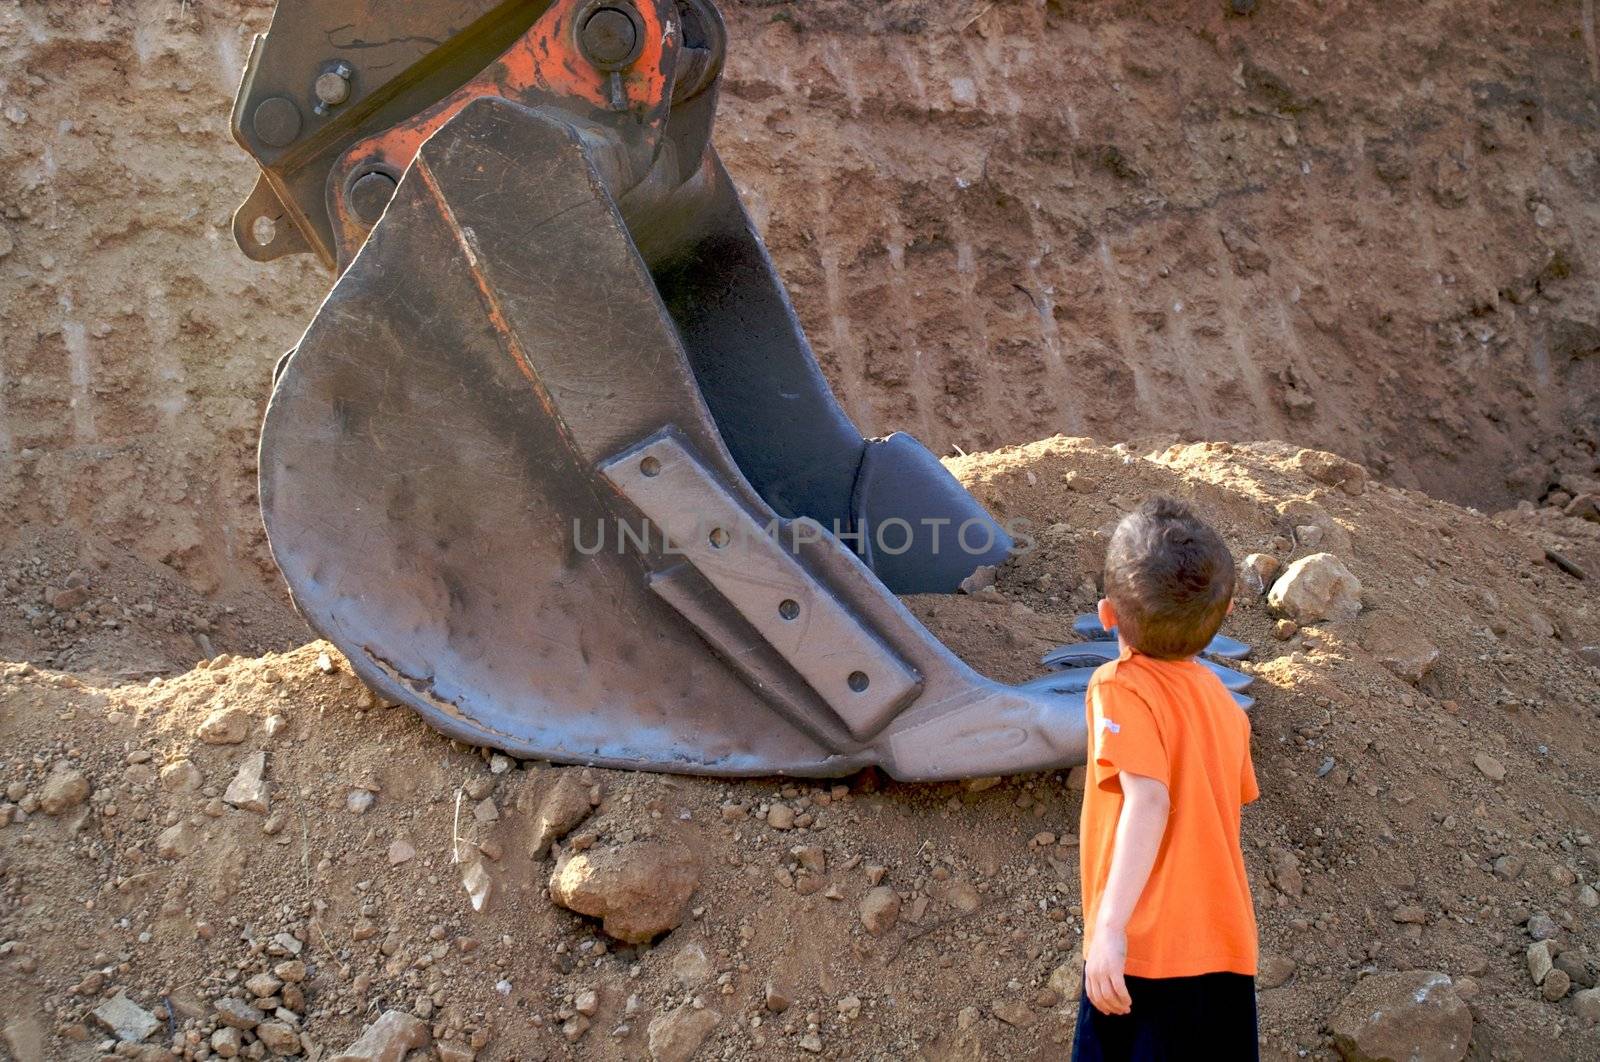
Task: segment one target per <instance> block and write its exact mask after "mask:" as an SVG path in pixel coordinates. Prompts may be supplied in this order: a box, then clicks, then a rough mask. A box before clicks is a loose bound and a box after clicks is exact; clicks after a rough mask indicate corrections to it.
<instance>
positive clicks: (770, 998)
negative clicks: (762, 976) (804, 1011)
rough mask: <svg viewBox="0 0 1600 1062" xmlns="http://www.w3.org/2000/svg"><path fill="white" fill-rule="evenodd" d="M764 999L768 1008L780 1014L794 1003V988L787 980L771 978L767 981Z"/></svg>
mask: <svg viewBox="0 0 1600 1062" xmlns="http://www.w3.org/2000/svg"><path fill="white" fill-rule="evenodd" d="M765 1001H766V1005H767V1009H768V1010H770V1011H772V1012H773V1013H774V1014H782V1013H783V1012H784V1011H786V1010H788V1009H789V1008H790V1007H792V1006H793V1005H794V989H793V988H791V987H790V986H789V984H788V983H787V982H785V981H783V980H781V979H778V978H773V979H772V980H770V981H768V982H767V989H766V1000H765Z"/></svg>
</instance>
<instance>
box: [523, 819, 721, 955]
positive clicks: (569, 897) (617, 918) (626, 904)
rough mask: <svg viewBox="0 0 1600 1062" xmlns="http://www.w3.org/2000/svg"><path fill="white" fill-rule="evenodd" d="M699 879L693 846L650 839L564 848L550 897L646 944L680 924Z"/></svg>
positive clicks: (623, 938)
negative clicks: (584, 848) (575, 849)
mask: <svg viewBox="0 0 1600 1062" xmlns="http://www.w3.org/2000/svg"><path fill="white" fill-rule="evenodd" d="M699 884H700V863H699V860H698V859H696V858H695V855H694V853H693V852H692V851H690V849H688V848H687V847H686V846H684V845H681V844H677V843H671V842H665V841H649V842H639V843H634V844H627V845H622V846H619V847H615V848H596V849H590V850H589V851H586V852H565V853H563V854H562V856H561V858H560V859H558V860H557V861H556V865H555V869H554V871H553V872H552V873H551V875H550V898H551V899H552V900H554V901H555V902H556V903H557V904H559V905H560V906H562V907H565V908H567V909H568V910H571V911H576V912H578V913H579V914H585V915H589V916H591V917H594V918H599V919H601V920H602V922H601V925H602V928H604V930H605V931H606V933H607V934H609V935H610V936H612V937H614V938H616V939H617V940H621V941H623V942H625V943H628V944H644V943H647V942H649V941H651V940H654V939H655V938H656V937H658V936H660V935H661V934H663V933H666V932H668V931H670V930H672V929H675V928H677V926H678V925H679V923H681V922H682V921H683V919H684V916H685V914H687V911H688V906H689V897H690V896H692V895H693V894H694V890H695V888H696V887H698V886H699Z"/></svg>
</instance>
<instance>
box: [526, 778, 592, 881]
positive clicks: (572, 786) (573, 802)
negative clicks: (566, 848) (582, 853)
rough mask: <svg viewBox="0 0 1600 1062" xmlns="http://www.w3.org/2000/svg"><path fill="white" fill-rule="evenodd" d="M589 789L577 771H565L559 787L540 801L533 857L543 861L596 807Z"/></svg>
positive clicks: (534, 828) (551, 788)
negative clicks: (590, 797)
mask: <svg viewBox="0 0 1600 1062" xmlns="http://www.w3.org/2000/svg"><path fill="white" fill-rule="evenodd" d="M589 788H590V787H589V786H587V785H585V784H584V783H583V781H582V779H581V778H580V776H579V772H578V771H575V770H565V771H562V772H561V773H560V774H559V775H558V776H557V777H556V781H555V784H554V785H553V786H551V787H550V789H549V791H548V792H546V793H545V795H544V798H543V799H542V800H540V801H539V807H538V810H537V812H535V814H534V821H533V835H532V837H531V838H530V839H529V841H530V844H529V846H530V847H531V848H532V849H533V858H535V859H543V858H544V857H545V855H546V854H547V853H548V852H549V851H550V846H551V845H552V844H554V843H555V842H556V841H559V840H561V838H563V837H565V836H566V835H567V834H569V833H571V832H572V831H573V830H575V829H576V828H577V827H578V825H579V824H580V823H582V822H583V820H584V819H586V818H588V817H589V812H590V811H592V810H593V809H594V805H593V804H592V803H591V802H590V799H589Z"/></svg>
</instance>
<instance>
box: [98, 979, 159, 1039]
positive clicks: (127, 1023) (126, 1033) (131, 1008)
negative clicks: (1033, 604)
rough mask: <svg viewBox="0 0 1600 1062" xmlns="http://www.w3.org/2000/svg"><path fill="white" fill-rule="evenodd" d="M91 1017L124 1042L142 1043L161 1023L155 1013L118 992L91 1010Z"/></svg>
mask: <svg viewBox="0 0 1600 1062" xmlns="http://www.w3.org/2000/svg"><path fill="white" fill-rule="evenodd" d="M90 1017H92V1018H94V1020H95V1021H96V1022H97V1023H99V1024H100V1025H101V1026H103V1027H105V1028H106V1029H107V1030H108V1031H109V1032H110V1033H111V1034H112V1035H113V1036H115V1037H116V1038H117V1039H118V1040H121V1041H122V1042H123V1043H127V1044H137V1043H141V1042H142V1041H143V1040H144V1039H145V1037H147V1036H149V1035H150V1034H151V1033H153V1032H155V1031H156V1029H157V1028H159V1027H160V1025H161V1023H160V1022H159V1021H157V1020H156V1018H155V1015H153V1014H151V1013H150V1012H149V1011H147V1010H145V1009H144V1008H143V1007H141V1006H139V1004H137V1003H135V1002H133V1000H131V999H129V998H128V997H127V996H126V995H124V994H123V993H121V992H118V993H117V994H116V995H115V996H113V997H111V998H110V999H108V1000H106V1001H105V1002H104V1003H102V1004H100V1005H99V1006H98V1007H96V1008H94V1010H93V1011H91V1012H90Z"/></svg>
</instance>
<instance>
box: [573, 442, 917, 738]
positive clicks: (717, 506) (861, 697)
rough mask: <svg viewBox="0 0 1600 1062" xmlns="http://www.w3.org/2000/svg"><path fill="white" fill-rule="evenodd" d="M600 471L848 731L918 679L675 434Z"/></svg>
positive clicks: (882, 719)
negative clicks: (823, 702) (802, 679)
mask: <svg viewBox="0 0 1600 1062" xmlns="http://www.w3.org/2000/svg"><path fill="white" fill-rule="evenodd" d="M600 470H601V472H602V473H603V474H604V475H605V477H606V478H607V479H608V480H610V481H611V482H612V483H613V484H615V485H616V487H617V488H618V489H619V490H620V491H621V492H622V493H623V494H624V495H625V496H626V497H627V499H628V500H629V501H631V502H632V503H633V504H634V505H635V506H637V507H638V509H639V511H640V512H642V513H644V515H645V516H646V517H647V518H648V519H649V520H650V522H651V523H652V524H653V525H654V526H655V527H656V528H657V529H658V530H659V531H660V532H661V533H662V534H663V535H665V536H666V538H667V540H668V541H669V542H670V543H671V544H672V548H673V552H674V553H676V554H678V555H681V556H682V557H683V559H684V560H685V561H687V562H688V563H689V564H692V565H694V567H695V568H696V569H697V570H698V571H699V572H700V573H701V574H702V575H704V576H705V577H706V579H707V580H708V581H709V582H710V583H711V584H712V585H713V586H714V587H716V589H717V591H718V592H719V593H720V594H722V596H723V597H725V598H726V599H727V600H728V603H729V604H731V605H732V606H733V607H734V608H735V609H737V610H738V612H739V614H740V615H742V616H743V617H744V618H745V619H746V620H747V621H748V622H749V623H750V625H751V626H752V627H754V628H755V629H756V630H757V631H758V632H759V633H760V634H761V636H762V637H763V638H764V639H766V641H767V642H768V644H770V645H771V646H772V647H773V649H775V650H776V651H777V652H778V654H779V655H780V656H782V657H783V659H784V660H786V661H787V662H788V663H789V665H790V666H791V667H793V668H794V669H795V671H796V672H798V673H799V674H800V676H801V677H802V678H804V679H805V681H806V683H807V684H808V685H810V686H811V688H812V689H814V690H816V692H817V694H818V695H819V696H821V697H822V699H823V700H824V701H826V702H827V704H828V705H829V707H831V708H832V709H833V710H834V712H835V713H837V714H838V716H839V718H840V719H842V720H843V721H844V724H845V726H846V727H848V728H849V730H850V732H851V734H852V735H854V736H855V737H857V738H866V737H869V736H871V735H872V734H875V733H877V732H878V731H879V730H881V729H882V728H883V727H884V726H885V725H887V724H888V722H889V720H891V719H893V718H894V716H895V715H896V714H897V713H898V712H899V711H900V709H901V708H902V707H904V706H905V704H906V703H907V701H909V700H910V698H912V697H913V696H915V694H916V693H917V692H918V690H919V689H920V687H921V678H920V676H919V675H918V674H917V673H916V672H915V671H914V670H912V669H911V668H910V667H909V666H908V665H907V664H905V663H904V662H903V661H902V660H900V659H899V658H898V657H897V656H896V655H895V654H894V653H893V652H892V651H891V650H890V649H889V647H888V646H887V645H885V644H884V643H883V642H882V641H880V640H879V639H878V638H877V637H876V636H875V635H874V634H873V633H872V632H871V631H870V630H868V629H867V628H866V627H865V626H863V625H862V624H861V622H860V621H859V620H857V619H856V618H855V617H854V616H853V615H852V614H851V613H850V612H849V610H848V609H846V608H845V606H844V605H842V604H841V603H840V602H839V601H838V600H837V599H836V598H835V597H834V596H833V595H832V594H831V593H829V592H828V591H827V589H826V588H825V587H824V586H822V584H820V583H819V582H818V581H817V580H816V579H815V578H813V577H812V576H811V575H810V573H808V572H807V571H806V569H805V568H804V567H803V566H802V565H801V564H800V562H799V561H798V560H796V559H795V557H794V555H793V554H792V553H791V552H790V551H789V549H788V548H787V545H788V543H787V538H788V536H789V535H790V534H792V533H796V534H806V533H812V534H816V535H820V534H821V531H820V529H819V528H817V527H816V526H815V525H811V526H810V527H804V528H802V527H797V525H795V524H785V525H779V526H778V527H776V528H774V529H769V528H767V527H765V526H763V525H762V524H761V523H760V522H758V521H757V520H756V518H755V517H754V516H752V515H751V514H750V512H749V511H748V510H747V509H745V507H744V506H742V505H741V504H739V502H738V501H737V500H735V498H734V497H733V496H732V495H731V494H730V493H728V492H727V491H726V490H725V489H724V488H723V487H722V486H721V485H720V484H719V483H718V482H717V481H716V479H715V478H713V476H712V474H711V473H710V472H709V471H708V470H707V469H706V468H705V466H703V465H702V464H701V463H700V462H699V460H697V459H696V458H695V457H694V455H693V454H691V453H690V452H689V450H688V449H687V448H686V447H685V446H684V445H683V443H682V442H681V441H679V439H678V438H676V437H675V436H674V435H672V434H662V435H657V436H655V437H654V438H652V439H650V440H648V441H647V442H645V443H643V444H641V445H639V446H637V447H634V448H633V449H631V450H629V451H627V452H626V453H624V454H621V455H620V456H618V457H615V458H612V459H611V460H609V461H607V462H605V463H604V464H603V465H602V466H601V469H600Z"/></svg>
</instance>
